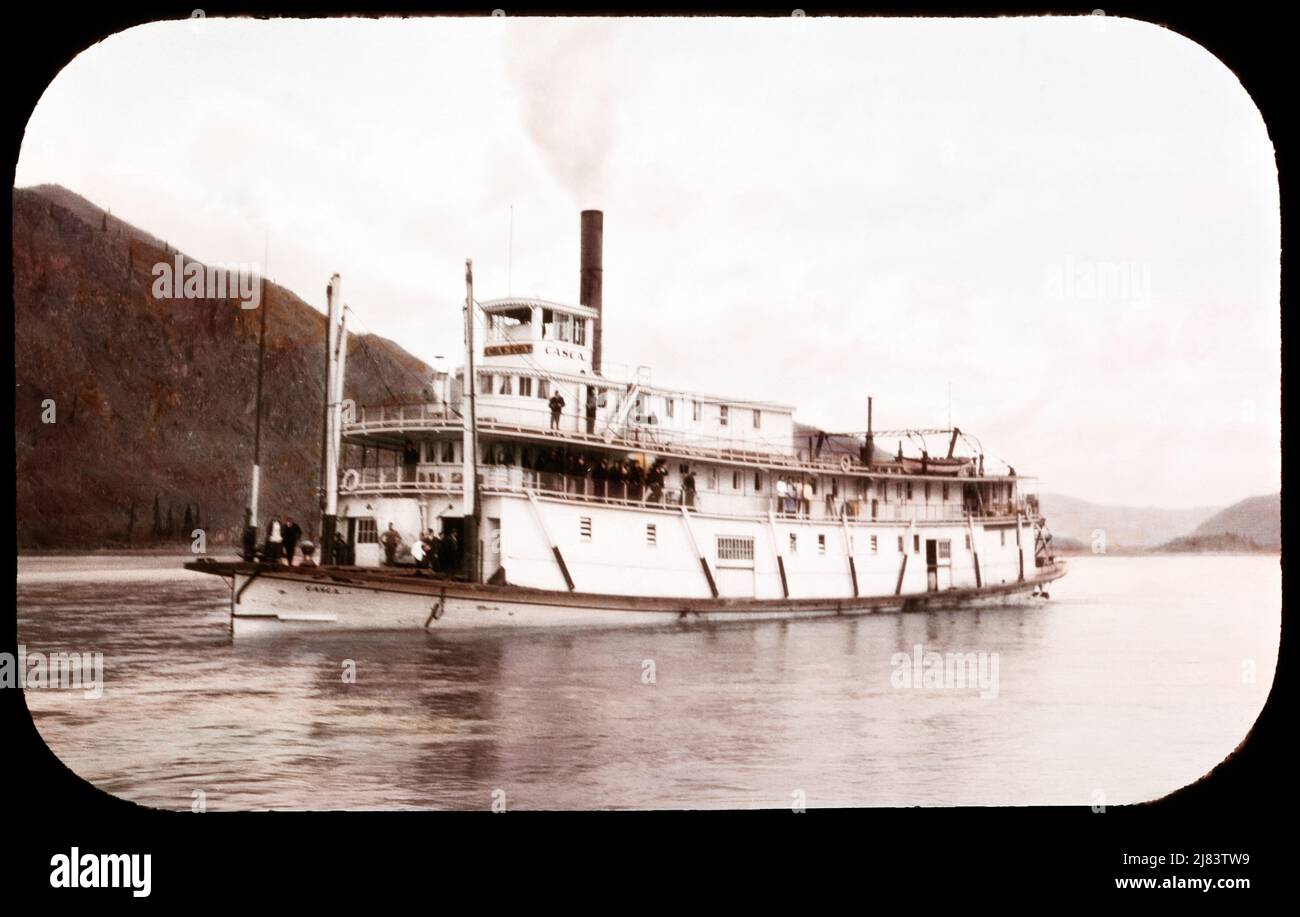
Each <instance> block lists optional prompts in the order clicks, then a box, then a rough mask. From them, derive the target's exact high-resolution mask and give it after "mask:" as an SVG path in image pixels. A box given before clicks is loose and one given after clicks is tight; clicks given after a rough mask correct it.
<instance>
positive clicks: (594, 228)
mask: <svg viewBox="0 0 1300 917" xmlns="http://www.w3.org/2000/svg"><path fill="white" fill-rule="evenodd" d="M604 247H605V214H603V213H601V212H600V211H599V210H584V211H582V266H581V272H582V274H581V278H580V283H579V287H578V301H579V302H580V303H581V304H582V305H584V306H586V307H587V308H589V309H595V310H596V320H595V322H593V324H594V325H595V327H594V328H593V329H592V333H591V369H592V372H597V373H598V372H600V332H601V327H600V325H601V320H602V319H603V318H604V311H603V309H602V308H601V284H602V275H603V274H604V268H603V267H602V263H603V260H604V255H603V251H604Z"/></svg>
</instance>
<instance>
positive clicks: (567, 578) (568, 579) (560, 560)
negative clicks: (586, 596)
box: [528, 490, 574, 592]
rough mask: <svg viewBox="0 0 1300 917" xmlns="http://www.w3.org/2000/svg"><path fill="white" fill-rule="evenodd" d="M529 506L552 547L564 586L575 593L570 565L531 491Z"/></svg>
mask: <svg viewBox="0 0 1300 917" xmlns="http://www.w3.org/2000/svg"><path fill="white" fill-rule="evenodd" d="M528 505H529V506H530V507H531V508H532V511H533V518H534V519H535V520H537V527H538V528H539V529H541V532H542V537H543V538H545V539H546V544H547V545H548V546H549V547H550V549H551V554H552V555H553V556H554V557H555V562H556V563H557V564H558V565H559V567H560V575H561V576H563V577H564V584H565V585H566V586H568V587H569V591H570V592H573V591H574V585H573V577H572V576H571V575H570V574H569V565H568V564H566V563H565V562H564V555H563V554H561V553H560V547H559V545H557V544H556V543H555V539H554V538H552V537H551V530H550V529H548V528H547V527H546V520H545V519H543V518H542V508H541V507H540V506H538V505H537V494H535V493H533V492H532V491H531V490H530V491H528Z"/></svg>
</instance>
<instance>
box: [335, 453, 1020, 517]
mask: <svg viewBox="0 0 1300 917" xmlns="http://www.w3.org/2000/svg"><path fill="white" fill-rule="evenodd" d="M463 482H464V477H463V475H462V473H461V472H460V471H459V470H455V466H450V465H435V464H423V465H414V466H405V467H398V468H366V469H363V470H360V471H358V472H356V475H355V477H353V478H345V481H344V486H343V493H345V494H348V493H355V494H357V495H361V496H411V497H417V496H434V495H437V496H458V495H460V494H461V493H462V487H463ZM479 488H480V490H481V491H482V492H484V493H506V494H524V493H529V492H531V493H534V494H537V495H538V496H543V497H553V498H561V499H568V500H575V501H579V502H587V503H603V504H609V505H615V506H635V507H648V508H665V509H676V508H678V507H680V506H683V505H685V506H686V507H687V508H688V509H694V510H697V511H700V512H707V513H710V514H715V515H721V516H734V517H744V518H767V516H768V515H769V513H770V514H773V515H775V516H776V517H777V518H780V519H807V520H811V521H822V522H825V521H838V520H839V519H840V518H841V517H843V518H846V519H848V520H849V521H850V522H911V521H913V520H915V521H917V522H961V521H963V520H965V519H966V518H968V517H973V518H975V519H995V518H998V519H1000V518H1014V517H1015V516H1017V515H1018V514H1022V513H1023V514H1027V515H1029V516H1031V517H1032V516H1036V515H1037V508H1036V507H1033V506H1031V505H1030V504H1029V502H1028V501H1020V502H1018V503H1002V504H996V505H991V506H985V507H984V508H983V509H982V510H977V511H973V512H972V510H971V509H970V508H969V507H966V506H963V505H960V504H955V503H951V502H950V503H928V504H927V503H915V502H913V503H882V502H879V501H877V503H876V506H875V513H874V515H873V514H872V507H871V504H870V502H869V501H865V500H848V501H845V500H842V499H840V498H839V497H831V498H829V499H828V498H827V497H825V496H824V495H823V496H821V497H820V498H815V499H812V500H801V499H797V498H780V497H777V496H776V495H775V494H761V493H760V494H754V493H748V494H746V493H727V492H725V491H716V490H696V491H694V492H693V493H691V492H687V491H685V490H684V489H683V488H682V487H680V486H676V487H664V488H659V489H657V488H653V487H651V486H650V485H649V484H646V483H637V482H633V481H614V480H603V481H602V480H596V479H594V478H592V477H590V476H579V475H569V474H562V473H559V472H547V471H534V470H532V469H527V468H520V467H518V466H488V467H486V468H483V469H481V470H480V472H479Z"/></svg>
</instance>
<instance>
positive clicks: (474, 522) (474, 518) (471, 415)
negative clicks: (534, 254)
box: [460, 258, 483, 583]
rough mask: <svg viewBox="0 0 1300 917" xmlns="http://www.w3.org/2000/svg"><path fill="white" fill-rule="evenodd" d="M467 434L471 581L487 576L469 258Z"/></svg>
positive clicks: (465, 494)
mask: <svg viewBox="0 0 1300 917" xmlns="http://www.w3.org/2000/svg"><path fill="white" fill-rule="evenodd" d="M463 388H464V391H463V392H462V398H463V399H464V415H465V422H464V429H465V432H464V436H463V438H462V440H461V453H462V462H461V488H460V489H461V498H462V505H463V512H464V525H465V545H464V550H465V576H466V579H467V580H468V581H469V582H471V583H478V582H481V581H482V579H483V569H482V563H481V561H480V560H479V541H478V520H479V501H478V402H477V401H476V394H475V393H476V390H477V388H478V375H477V373H476V372H475V369H474V262H473V261H472V260H471V259H469V258H466V259H465V384H464V386H463Z"/></svg>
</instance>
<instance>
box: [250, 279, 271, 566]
mask: <svg viewBox="0 0 1300 917" xmlns="http://www.w3.org/2000/svg"><path fill="white" fill-rule="evenodd" d="M263 262H265V259H263ZM261 285H262V292H261V303H260V309H261V312H262V314H261V315H260V316H258V323H259V326H260V328H259V330H258V334H257V395H256V407H255V408H254V411H255V413H254V417H253V489H252V493H251V494H250V495H249V500H248V518H247V519H246V520H244V529H245V531H246V532H251V533H252V541H251V549H252V553H250V554H249V556H246V557H245V558H244V559H245V560H253V559H254V557H256V551H257V513H258V500H259V498H260V497H261V485H262V367H263V364H264V363H265V362H266V313H267V312H269V311H270V308H271V302H270V300H268V299H267V298H266V265H265V263H263V265H262V282H261ZM245 537H246V538H247V536H245Z"/></svg>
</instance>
